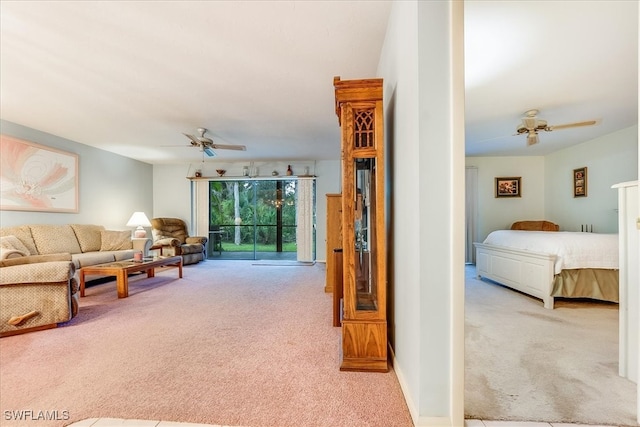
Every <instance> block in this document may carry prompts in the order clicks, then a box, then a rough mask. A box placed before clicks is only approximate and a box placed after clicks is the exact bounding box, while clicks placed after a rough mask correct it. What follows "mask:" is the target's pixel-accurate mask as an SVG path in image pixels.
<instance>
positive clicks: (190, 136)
mask: <svg viewBox="0 0 640 427" xmlns="http://www.w3.org/2000/svg"><path fill="white" fill-rule="evenodd" d="M183 135H184V136H186V137H187V138H189V139H190V140H191V145H200V141H198V138H196V137H195V136H193V135H189V134H187V133H183Z"/></svg>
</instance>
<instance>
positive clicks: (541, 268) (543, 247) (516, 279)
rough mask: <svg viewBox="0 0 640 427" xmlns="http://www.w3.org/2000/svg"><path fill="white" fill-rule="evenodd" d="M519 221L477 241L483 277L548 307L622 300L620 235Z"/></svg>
mask: <svg viewBox="0 0 640 427" xmlns="http://www.w3.org/2000/svg"><path fill="white" fill-rule="evenodd" d="M520 223H521V222H518V223H514V225H513V226H512V229H511V230H497V231H493V232H491V233H490V234H489V235H488V236H487V238H486V239H485V240H484V242H482V243H474V245H475V247H476V270H477V274H478V277H479V278H486V279H490V280H492V281H494V282H497V283H499V284H502V285H505V286H508V287H510V288H513V289H516V290H518V291H520V292H523V293H525V294H528V295H531V296H533V297H536V298H540V299H541V300H542V301H543V303H544V307H545V308H548V309H553V305H554V298H556V297H562V298H591V299H596V300H601V301H611V302H618V301H619V291H618V254H619V252H618V235H617V234H604V233H583V232H566V231H554V230H553V228H554V227H552V226H548V231H538V230H541V229H539V228H533V230H536V231H531V228H530V227H526V226H524V227H523V226H522V224H520ZM536 223H547V224H553V223H549V222H548V221H536ZM538 225H539V224H538ZM553 225H555V224H553ZM556 227H557V226H556ZM555 230H557V228H555Z"/></svg>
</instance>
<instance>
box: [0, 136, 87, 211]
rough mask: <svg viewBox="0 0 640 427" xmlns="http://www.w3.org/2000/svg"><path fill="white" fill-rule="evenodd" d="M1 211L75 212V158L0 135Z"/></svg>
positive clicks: (76, 183)
mask: <svg viewBox="0 0 640 427" xmlns="http://www.w3.org/2000/svg"><path fill="white" fill-rule="evenodd" d="M0 158H2V169H1V170H0V189H1V191H0V210H12V211H36V212H37V211H40V212H69V213H77V212H78V155H77V154H75V153H68V152H66V151H61V150H57V149H55V148H51V147H47V146H44V145H40V144H36V143H33V142H29V141H24V140H22V139H18V138H14V137H11V136H7V135H0Z"/></svg>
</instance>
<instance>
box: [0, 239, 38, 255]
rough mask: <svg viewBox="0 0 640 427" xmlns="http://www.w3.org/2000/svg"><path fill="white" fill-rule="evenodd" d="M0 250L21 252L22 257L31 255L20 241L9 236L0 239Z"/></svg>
mask: <svg viewBox="0 0 640 427" xmlns="http://www.w3.org/2000/svg"><path fill="white" fill-rule="evenodd" d="M0 248H2V249H6V250H13V251H18V252H21V253H22V256H25V255H30V254H31V253H30V252H29V249H28V248H27V247H26V246H25V245H24V243H22V242H21V241H20V239H18V238H17V237H16V236H11V235H10V236H2V237H0ZM3 259H4V257H3Z"/></svg>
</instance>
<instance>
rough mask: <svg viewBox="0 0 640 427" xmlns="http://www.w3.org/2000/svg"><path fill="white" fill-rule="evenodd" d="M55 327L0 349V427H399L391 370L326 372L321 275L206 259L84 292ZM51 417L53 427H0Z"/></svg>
mask: <svg viewBox="0 0 640 427" xmlns="http://www.w3.org/2000/svg"><path fill="white" fill-rule="evenodd" d="M86 295H87V296H86V297H85V298H82V299H81V304H80V312H79V315H78V316H77V317H76V318H75V319H73V320H72V321H71V322H69V323H67V324H66V325H64V326H63V327H60V328H57V329H52V330H47V331H40V332H35V333H30V334H24V335H17V336H13V337H6V338H2V339H1V340H0V414H1V415H2V420H0V424H1V425H3V426H4V425H10V426H21V425H27V426H38V427H40V426H62V425H67V424H70V423H72V422H75V421H78V420H81V419H85V418H99V417H113V418H127V419H150V420H166V421H182V422H192V423H207V424H221V425H231V426H249V427H262V426H265V427H266V426H278V427H287V426H296V427H303V426H331V427H335V426H348V427H352V426H362V427H365V426H381V427H382V426H385V427H388V426H389V427H391V426H398V427H405V426H411V425H412V422H411V418H410V416H409V413H408V409H407V407H406V404H405V401H404V399H403V396H402V393H401V390H400V387H399V384H398V381H397V378H396V376H395V373H394V372H393V371H390V372H389V373H385V374H379V373H354V372H340V371H339V343H340V330H339V329H338V328H333V327H332V326H331V310H332V309H331V306H332V305H331V296H330V295H329V294H325V293H324V264H318V265H314V266H310V267H304V268H292V267H290V266H283V267H279V266H253V265H252V263H251V262H250V261H207V262H204V263H200V264H197V265H193V266H186V267H185V269H184V279H182V280H178V279H177V278H176V273H175V270H167V271H166V272H163V271H160V272H158V273H157V275H156V277H155V278H151V279H147V278H145V277H144V276H138V277H134V278H132V279H131V280H130V285H129V298H126V299H120V300H119V299H117V297H116V290H115V284H114V283H113V282H108V283H103V284H100V285H97V286H93V287H90V288H88V289H87V292H86ZM29 410H30V411H34V412H36V413H37V412H38V411H49V413H50V414H51V413H53V411H57V413H58V415H59V418H64V417H65V416H64V414H68V416H67V417H66V418H68V419H66V420H60V421H26V422H22V423H21V422H17V421H15V420H7V419H6V412H5V411H29Z"/></svg>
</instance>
